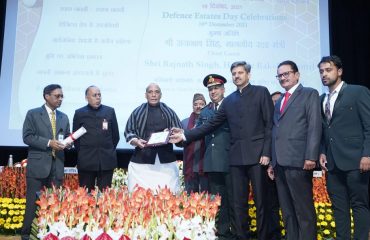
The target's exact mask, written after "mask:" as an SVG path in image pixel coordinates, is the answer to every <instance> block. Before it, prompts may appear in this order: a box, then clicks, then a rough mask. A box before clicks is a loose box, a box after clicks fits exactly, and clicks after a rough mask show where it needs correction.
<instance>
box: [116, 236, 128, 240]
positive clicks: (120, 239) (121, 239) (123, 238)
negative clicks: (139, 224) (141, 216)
mask: <svg viewBox="0 0 370 240" xmlns="http://www.w3.org/2000/svg"><path fill="white" fill-rule="evenodd" d="M118 240H131V238H129V237H128V236H126V235H122V236H121V237H120V238H119V239H118Z"/></svg>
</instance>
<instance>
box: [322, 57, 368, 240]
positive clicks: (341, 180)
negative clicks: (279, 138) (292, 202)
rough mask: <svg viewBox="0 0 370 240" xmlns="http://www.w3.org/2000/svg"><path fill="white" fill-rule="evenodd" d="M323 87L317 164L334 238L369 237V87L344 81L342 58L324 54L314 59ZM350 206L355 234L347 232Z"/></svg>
mask: <svg viewBox="0 0 370 240" xmlns="http://www.w3.org/2000/svg"><path fill="white" fill-rule="evenodd" d="M318 68H319V71H320V77H321V80H322V83H323V85H324V86H327V87H328V88H329V92H328V93H327V94H323V95H322V96H321V107H322V111H321V113H322V119H323V121H322V126H323V138H322V154H321V155H320V164H321V167H322V168H323V169H324V170H327V171H328V174H327V176H328V177H327V188H328V193H329V196H330V199H331V201H332V204H333V210H334V217H335V222H336V231H337V232H336V233H337V238H336V239H338V240H339V239H352V238H354V239H368V234H369V226H370V213H369V195H368V185H369V176H370V173H369V170H370V91H369V89H367V88H365V87H362V86H356V85H350V84H347V83H345V82H344V81H342V75H343V67H342V62H341V60H340V58H339V57H337V56H327V57H323V58H322V59H321V61H320V62H319V64H318ZM350 209H352V214H353V220H354V235H353V237H352V236H351V216H350Z"/></svg>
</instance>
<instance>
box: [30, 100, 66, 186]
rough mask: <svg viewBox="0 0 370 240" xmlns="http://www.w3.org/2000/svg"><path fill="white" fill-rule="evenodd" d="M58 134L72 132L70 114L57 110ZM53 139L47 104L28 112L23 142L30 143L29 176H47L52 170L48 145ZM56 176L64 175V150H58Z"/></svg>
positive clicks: (60, 177) (59, 177)
mask: <svg viewBox="0 0 370 240" xmlns="http://www.w3.org/2000/svg"><path fill="white" fill-rule="evenodd" d="M55 119H56V129H57V134H63V135H64V137H67V136H68V135H69V134H70V126H69V120H68V116H67V115H66V114H64V113H62V112H61V111H58V110H56V116H55ZM51 139H53V133H52V128H51V122H50V118H49V114H48V112H47V110H46V108H45V105H44V106H42V107H39V108H35V109H31V110H29V111H28V112H27V115H26V118H25V120H24V123H23V142H24V143H25V144H27V145H28V157H27V177H32V178H47V177H48V176H49V174H50V171H51V165H52V153H51V150H52V149H51V148H50V147H48V142H49V140H51ZM55 161H56V177H57V178H58V179H63V176H64V151H57V152H56V160H55Z"/></svg>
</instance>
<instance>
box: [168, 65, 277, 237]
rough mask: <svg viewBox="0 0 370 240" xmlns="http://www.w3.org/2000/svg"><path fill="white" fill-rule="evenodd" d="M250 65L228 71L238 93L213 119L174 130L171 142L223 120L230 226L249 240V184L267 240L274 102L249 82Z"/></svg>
mask: <svg viewBox="0 0 370 240" xmlns="http://www.w3.org/2000/svg"><path fill="white" fill-rule="evenodd" d="M250 70H251V65H249V64H248V63H246V62H244V61H242V62H234V63H233V64H232V65H231V67H230V71H231V74H232V79H233V83H234V84H235V86H236V87H237V90H236V91H235V92H233V93H231V94H230V95H229V96H227V97H226V98H225V99H224V100H223V102H222V104H221V105H220V107H219V108H218V111H217V112H216V113H215V115H214V116H213V118H211V119H210V120H208V121H206V122H205V123H204V124H203V125H201V126H199V127H197V128H195V129H192V130H188V131H185V135H182V131H181V130H180V129H173V132H174V134H173V135H172V137H171V141H172V142H179V141H181V140H186V141H194V140H196V139H199V138H201V137H203V136H205V135H207V134H210V133H211V132H213V131H215V130H216V129H217V128H218V127H219V126H221V125H222V124H223V123H224V122H225V121H226V120H227V121H228V123H229V126H230V142H231V146H230V152H229V164H230V176H231V182H232V184H231V185H232V186H231V188H232V189H231V190H232V193H233V201H232V203H231V205H232V207H233V209H234V212H235V216H234V218H233V219H232V221H234V222H235V224H232V225H234V226H235V228H236V234H237V237H238V239H249V223H248V218H249V217H248V201H247V199H248V196H249V191H250V189H249V182H250V181H251V182H252V187H253V194H254V201H255V204H256V207H257V234H258V239H268V236H267V234H268V224H267V220H266V218H265V215H266V211H267V210H266V209H267V208H266V199H265V198H266V187H267V186H266V185H267V175H266V172H265V171H266V165H268V164H269V162H270V156H271V127H272V114H273V103H272V100H271V97H270V93H269V91H268V90H267V88H265V87H263V86H256V85H252V84H250V83H249V79H250V76H251V74H250Z"/></svg>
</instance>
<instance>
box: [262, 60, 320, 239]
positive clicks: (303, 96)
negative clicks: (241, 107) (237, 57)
mask: <svg viewBox="0 0 370 240" xmlns="http://www.w3.org/2000/svg"><path fill="white" fill-rule="evenodd" d="M299 77H300V73H299V71H298V67H297V65H296V64H295V63H294V62H292V61H284V62H282V63H280V64H279V65H278V68H277V76H276V78H277V79H278V81H279V83H280V85H281V86H282V87H283V88H284V89H285V91H286V92H285V94H284V96H283V97H282V98H280V99H279V100H278V101H277V102H276V104H275V110H274V118H273V128H272V162H271V165H272V167H273V168H274V171H269V172H268V174H269V177H270V178H271V179H274V178H275V179H276V187H277V191H278V197H279V203H280V207H281V210H282V213H283V221H284V226H285V229H286V239H300V240H304V239H307V240H308V239H309V240H312V239H316V213H315V208H314V203H313V194H312V177H313V169H314V168H315V166H316V162H317V161H318V158H319V146H320V139H321V115H320V99H319V93H318V92H317V90H315V89H312V88H307V87H303V86H302V85H301V84H300V83H298V81H299Z"/></svg>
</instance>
